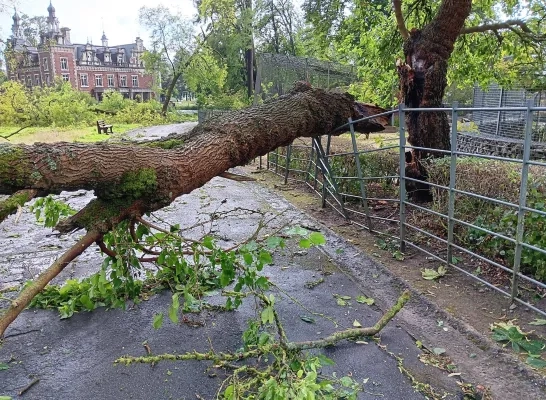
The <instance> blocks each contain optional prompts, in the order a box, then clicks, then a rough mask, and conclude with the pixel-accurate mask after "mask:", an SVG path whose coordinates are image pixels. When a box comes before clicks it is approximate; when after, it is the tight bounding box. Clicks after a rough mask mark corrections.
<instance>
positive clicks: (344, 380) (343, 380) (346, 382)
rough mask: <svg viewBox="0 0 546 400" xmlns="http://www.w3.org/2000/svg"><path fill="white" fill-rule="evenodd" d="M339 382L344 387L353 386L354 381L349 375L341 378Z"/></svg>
mask: <svg viewBox="0 0 546 400" xmlns="http://www.w3.org/2000/svg"><path fill="white" fill-rule="evenodd" d="M339 383H341V385H342V386H344V387H351V386H352V385H353V383H354V381H353V380H352V379H351V378H349V377H348V376H344V377H343V378H341V379H340V380H339Z"/></svg>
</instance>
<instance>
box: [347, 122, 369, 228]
mask: <svg viewBox="0 0 546 400" xmlns="http://www.w3.org/2000/svg"><path fill="white" fill-rule="evenodd" d="M349 130H350V131H351V141H352V142H353V153H354V155H355V164H356V174H357V176H358V182H359V184H360V196H361V202H362V207H363V208H364V214H366V222H367V223H368V230H369V231H370V232H372V231H373V228H372V219H371V218H370V209H369V207H368V196H366V184H365V183H364V179H363V177H362V168H361V166H360V154H358V146H357V144H356V136H355V127H354V125H353V119H352V118H349Z"/></svg>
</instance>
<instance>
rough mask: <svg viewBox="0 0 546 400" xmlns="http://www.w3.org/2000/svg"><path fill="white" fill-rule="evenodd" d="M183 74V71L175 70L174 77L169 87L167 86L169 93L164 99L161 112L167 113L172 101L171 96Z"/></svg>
mask: <svg viewBox="0 0 546 400" xmlns="http://www.w3.org/2000/svg"><path fill="white" fill-rule="evenodd" d="M181 76H182V73H181V72H175V73H174V74H173V79H172V81H171V83H170V84H169V87H168V88H167V94H166V95H165V100H164V101H163V108H162V109H161V114H163V115H167V110H168V109H169V103H170V102H171V97H172V95H173V91H174V87H175V86H176V82H178V79H180V77H181Z"/></svg>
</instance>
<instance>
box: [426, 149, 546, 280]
mask: <svg viewBox="0 0 546 400" xmlns="http://www.w3.org/2000/svg"><path fill="white" fill-rule="evenodd" d="M449 163H450V160H449V158H444V159H438V160H435V161H433V162H432V163H431V164H430V166H429V168H428V172H429V181H430V182H431V183H436V184H438V185H443V186H449ZM520 184H521V165H520V164H516V163H509V162H501V161H495V160H486V159H482V158H477V157H463V158H459V159H458V160H457V169H456V187H457V189H459V190H463V191H467V192H472V193H476V194H480V195H482V196H486V197H490V198H493V199H497V200H503V201H506V202H510V203H513V204H518V201H519V193H520ZM433 194H434V204H433V208H434V209H435V210H436V211H438V212H441V213H443V214H447V209H448V196H449V194H448V192H447V191H446V190H444V189H438V188H433ZM545 196H546V178H545V175H544V171H543V169H542V168H541V167H538V166H531V167H530V169H529V178H528V195H527V206H528V207H530V208H534V209H537V210H539V211H544V212H546V207H545ZM455 217H456V218H458V219H461V220H464V221H467V222H470V223H473V224H474V225H477V226H479V227H482V228H485V229H488V230H490V231H493V232H496V233H499V234H502V235H504V236H507V237H511V238H515V236H516V227H517V210H516V209H515V208H513V207H508V206H503V205H499V204H497V203H494V202H492V201H486V200H482V199H479V198H475V197H472V196H467V195H462V194H456V196H455ZM442 222H443V223H445V220H443V221H440V220H439V218H438V219H436V223H438V224H442ZM441 228H442V229H441V230H443V232H444V233H446V231H445V226H442V227H441ZM545 229H546V217H545V216H543V215H541V214H538V213H532V212H527V213H526V215H525V218H524V233H523V241H524V242H525V243H527V244H530V245H532V246H535V247H539V248H542V249H546V235H544V230H545ZM456 233H457V239H458V241H460V242H461V244H463V245H465V246H469V247H470V248H473V249H474V250H476V251H477V252H478V253H481V254H482V255H484V256H487V257H489V258H490V259H492V260H496V261H497V262H500V263H502V264H504V265H506V266H507V267H512V266H513V263H514V254H515V245H514V244H513V243H512V242H510V241H507V240H505V239H502V238H499V237H496V236H493V235H491V234H488V233H485V232H484V231H482V230H480V229H477V228H469V227H466V226H463V225H461V224H457V225H456ZM521 268H522V271H523V272H525V273H528V274H531V275H534V276H535V277H536V278H537V279H539V280H542V281H546V254H543V253H540V252H538V251H535V250H532V249H529V248H525V247H524V248H523V251H522V259H521Z"/></svg>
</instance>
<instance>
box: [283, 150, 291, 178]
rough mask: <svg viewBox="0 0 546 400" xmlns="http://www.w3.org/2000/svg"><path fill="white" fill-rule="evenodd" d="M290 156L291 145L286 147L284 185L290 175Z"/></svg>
mask: <svg viewBox="0 0 546 400" xmlns="http://www.w3.org/2000/svg"><path fill="white" fill-rule="evenodd" d="M291 156H292V145H291V144H289V145H288V146H286V168H285V169H284V184H285V185H286V184H287V183H288V174H289V173H290V157H291Z"/></svg>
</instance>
